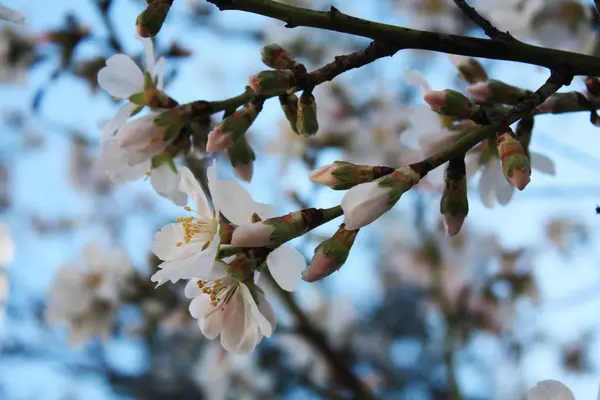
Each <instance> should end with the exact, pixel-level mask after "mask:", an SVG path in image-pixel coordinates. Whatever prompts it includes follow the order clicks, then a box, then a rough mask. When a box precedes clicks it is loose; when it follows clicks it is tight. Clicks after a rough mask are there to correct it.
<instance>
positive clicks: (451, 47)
mask: <svg viewBox="0 0 600 400" xmlns="http://www.w3.org/2000/svg"><path fill="white" fill-rule="evenodd" d="M208 1H209V2H210V3H213V4H215V5H216V6H217V7H218V8H219V9H220V10H239V11H247V12H250V13H253V14H259V15H264V16H266V17H271V18H275V19H278V20H281V21H283V22H285V23H286V27H288V28H294V27H297V26H307V27H313V28H321V29H327V30H330V31H336V32H342V33H348V34H351V35H356V36H362V37H366V38H371V39H373V40H375V41H378V42H379V41H381V42H383V43H386V44H388V45H391V46H395V47H397V48H398V49H421V50H431V51H437V52H442V53H449V54H458V55H464V56H471V57H481V58H489V59H496V60H505V61H516V62H522V63H526V64H532V65H539V66H542V67H546V68H549V69H551V70H557V69H563V68H565V67H567V68H569V69H570V70H571V72H572V73H573V74H574V75H589V76H600V58H598V57H592V56H587V55H583V54H578V53H572V52H568V51H562V50H555V49H548V48H544V47H538V46H532V45H529V44H526V43H523V42H520V41H518V40H512V41H504V40H502V41H501V40H490V39H479V38H472V37H467V36H459V35H447V34H442V33H436V32H425V31H419V30H416V29H408V28H403V27H399V26H394V25H387V24H381V23H378V22H373V21H369V20H365V19H361V18H355V17H352V16H349V15H346V14H344V13H342V12H340V11H339V10H338V9H337V8H335V7H331V10H330V11H328V12H327V11H314V10H309V9H306V8H300V7H294V6H289V5H286V4H282V3H278V2H276V1H272V0H243V1H242V0H208Z"/></svg>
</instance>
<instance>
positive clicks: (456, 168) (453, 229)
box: [440, 156, 469, 236]
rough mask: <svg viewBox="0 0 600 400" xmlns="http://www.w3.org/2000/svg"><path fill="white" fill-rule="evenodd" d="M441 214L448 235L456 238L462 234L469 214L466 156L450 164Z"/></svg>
mask: <svg viewBox="0 0 600 400" xmlns="http://www.w3.org/2000/svg"><path fill="white" fill-rule="evenodd" d="M440 212H441V213H442V215H443V216H444V225H445V227H446V234H447V235H448V236H454V235H456V234H457V233H458V232H460V228H462V225H463V223H464V221H465V218H466V216H467V214H468V213H469V201H468V199H467V177H466V169H465V158H464V156H460V157H457V158H453V159H451V160H450V162H449V163H448V168H446V179H445V182H444V193H443V194H442V200H441V201H440Z"/></svg>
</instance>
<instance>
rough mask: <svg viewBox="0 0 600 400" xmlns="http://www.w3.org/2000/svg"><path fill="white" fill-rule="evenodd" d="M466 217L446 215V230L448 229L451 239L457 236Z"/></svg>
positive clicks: (462, 215)
mask: <svg viewBox="0 0 600 400" xmlns="http://www.w3.org/2000/svg"><path fill="white" fill-rule="evenodd" d="M465 217H466V216H465V215H464V214H458V215H450V214H444V228H446V234H447V235H448V236H450V237H452V236H455V235H456V234H457V233H458V232H460V229H461V228H462V226H463V223H464V222H465Z"/></svg>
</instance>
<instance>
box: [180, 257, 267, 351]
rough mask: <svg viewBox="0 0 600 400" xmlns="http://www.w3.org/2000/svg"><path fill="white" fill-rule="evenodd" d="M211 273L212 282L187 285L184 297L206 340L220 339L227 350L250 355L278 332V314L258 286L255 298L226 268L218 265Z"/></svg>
mask: <svg viewBox="0 0 600 400" xmlns="http://www.w3.org/2000/svg"><path fill="white" fill-rule="evenodd" d="M212 272H213V276H212V279H209V280H190V281H189V282H188V284H187V285H186V287H185V295H186V296H187V297H188V298H191V299H193V300H192V302H191V303H190V313H191V314H192V316H193V317H194V318H196V319H198V326H199V327H200V330H201V331H202V334H204V336H206V338H207V339H209V340H213V339H215V338H216V337H217V336H219V335H220V336H221V345H222V346H223V348H224V349H225V350H227V351H229V352H231V353H235V354H248V353H250V352H252V350H254V348H255V347H256V345H257V344H258V343H260V341H261V340H262V338H263V337H264V336H266V337H270V336H271V334H272V333H273V331H274V330H275V325H276V321H275V313H274V312H273V309H272V308H271V305H270V304H269V303H268V302H267V300H266V299H265V297H264V295H263V294H262V292H261V291H260V290H259V289H258V288H257V287H256V286H254V288H255V289H254V295H255V297H253V295H252V293H251V292H250V289H249V287H248V286H247V285H246V284H245V283H242V282H240V281H238V280H236V279H235V278H234V277H232V276H229V275H228V274H227V271H226V269H225V265H224V264H222V263H219V262H217V263H215V265H214V268H213V271H212ZM255 298H256V301H255ZM257 302H258V304H257Z"/></svg>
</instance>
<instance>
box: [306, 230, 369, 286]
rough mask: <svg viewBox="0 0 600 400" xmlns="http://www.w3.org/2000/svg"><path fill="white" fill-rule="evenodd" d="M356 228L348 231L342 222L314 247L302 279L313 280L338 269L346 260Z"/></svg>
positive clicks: (356, 232)
mask: <svg viewBox="0 0 600 400" xmlns="http://www.w3.org/2000/svg"><path fill="white" fill-rule="evenodd" d="M357 234H358V229H356V230H353V231H349V230H346V228H345V226H344V224H342V225H341V226H340V227H339V229H338V230H337V232H336V233H334V234H333V236H332V237H331V238H329V239H327V240H325V241H324V242H322V243H321V244H320V245H318V246H317V248H316V249H315V255H314V256H313V258H312V261H311V263H310V267H308V269H306V270H304V271H302V279H304V280H305V281H306V282H315V281H318V280H320V279H323V278H325V277H327V276H329V275H331V274H332V273H334V272H335V271H337V270H339V269H340V268H341V266H342V265H344V263H345V262H346V259H347V258H348V254H349V253H350V249H351V248H352V244H353V243H354V239H355V238H356V235H357Z"/></svg>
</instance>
